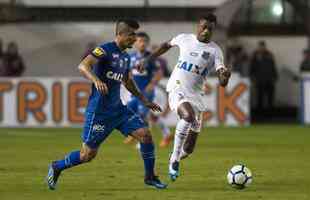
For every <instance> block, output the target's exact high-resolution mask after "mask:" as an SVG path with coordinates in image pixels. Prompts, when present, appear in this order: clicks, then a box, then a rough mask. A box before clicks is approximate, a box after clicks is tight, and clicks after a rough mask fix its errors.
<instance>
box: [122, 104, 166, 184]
mask: <svg viewBox="0 0 310 200" xmlns="http://www.w3.org/2000/svg"><path fill="white" fill-rule="evenodd" d="M117 129H118V130H120V131H121V133H122V134H123V135H125V136H127V135H132V136H133V137H134V138H136V139H137V140H138V141H139V142H140V152H141V157H142V159H143V163H144V171H145V178H144V182H145V184H147V185H151V186H154V187H156V188H158V189H163V188H166V187H167V185H166V184H163V183H161V182H160V180H159V179H158V177H157V176H155V173H154V169H155V166H154V165H155V151H154V143H153V139H152V135H151V133H150V131H149V130H148V128H147V127H146V124H145V122H144V121H143V120H142V119H141V118H140V117H139V116H138V115H135V114H134V113H132V112H131V111H129V110H128V111H127V112H126V113H124V117H123V119H122V123H121V124H120V125H119V126H118V127H117Z"/></svg>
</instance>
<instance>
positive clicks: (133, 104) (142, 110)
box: [127, 94, 154, 120]
mask: <svg viewBox="0 0 310 200" xmlns="http://www.w3.org/2000/svg"><path fill="white" fill-rule="evenodd" d="M145 96H146V98H147V99H148V100H149V101H153V100H154V94H150V95H145ZM127 106H128V108H130V109H131V110H132V111H133V112H134V113H137V114H138V115H139V116H140V117H141V118H142V119H144V120H145V119H146V117H147V115H148V114H149V112H150V109H149V108H148V107H146V106H145V105H144V104H143V103H142V102H141V101H140V100H139V99H138V98H137V97H132V98H131V100H130V101H129V102H128V103H127Z"/></svg>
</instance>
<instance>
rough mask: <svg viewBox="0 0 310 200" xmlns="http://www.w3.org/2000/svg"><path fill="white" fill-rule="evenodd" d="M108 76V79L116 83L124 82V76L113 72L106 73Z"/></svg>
mask: <svg viewBox="0 0 310 200" xmlns="http://www.w3.org/2000/svg"><path fill="white" fill-rule="evenodd" d="M106 76H107V78H108V79H112V80H115V81H122V79H123V74H121V73H116V72H112V71H108V72H107V73H106Z"/></svg>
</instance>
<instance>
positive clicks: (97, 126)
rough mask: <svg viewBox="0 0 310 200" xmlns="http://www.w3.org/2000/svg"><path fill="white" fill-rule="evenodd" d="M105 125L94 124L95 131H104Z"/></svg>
mask: <svg viewBox="0 0 310 200" xmlns="http://www.w3.org/2000/svg"><path fill="white" fill-rule="evenodd" d="M104 128H105V127H104V125H101V124H94V125H93V131H96V132H102V131H104Z"/></svg>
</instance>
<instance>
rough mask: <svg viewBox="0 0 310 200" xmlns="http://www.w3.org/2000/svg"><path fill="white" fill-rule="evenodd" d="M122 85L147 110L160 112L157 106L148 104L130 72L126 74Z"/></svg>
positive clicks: (151, 103)
mask: <svg viewBox="0 0 310 200" xmlns="http://www.w3.org/2000/svg"><path fill="white" fill-rule="evenodd" d="M123 84H124V86H125V87H126V88H127V90H128V91H129V92H130V93H131V94H133V95H134V96H136V97H138V98H139V99H140V100H141V102H142V103H143V104H144V105H145V106H146V107H148V108H150V109H152V110H153V111H159V112H161V108H160V106H159V105H157V104H155V103H153V102H150V101H149V100H148V99H147V98H146V97H145V96H144V95H143V94H142V93H141V92H140V90H139V88H138V87H137V85H136V83H135V81H134V80H133V78H132V74H131V72H129V73H127V76H124V78H123Z"/></svg>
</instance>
